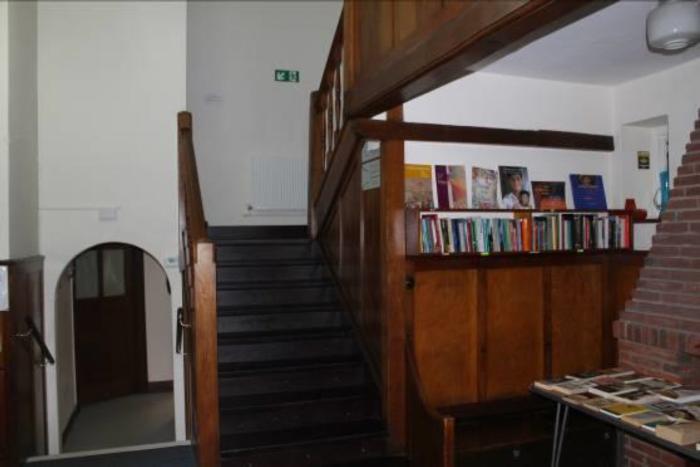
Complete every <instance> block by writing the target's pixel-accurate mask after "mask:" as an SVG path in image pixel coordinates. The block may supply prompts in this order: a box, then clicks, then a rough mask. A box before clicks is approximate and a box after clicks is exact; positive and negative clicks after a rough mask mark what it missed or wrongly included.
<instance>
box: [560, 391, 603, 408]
mask: <svg viewBox="0 0 700 467" xmlns="http://www.w3.org/2000/svg"><path fill="white" fill-rule="evenodd" d="M563 399H564V400H565V401H566V402H569V403H571V404H576V405H586V404H587V403H588V402H591V401H593V400H595V399H602V397H598V396H596V395H593V394H591V393H590V392H584V393H582V394H572V395H570V396H564V397H563ZM607 402H608V403H610V401H607Z"/></svg>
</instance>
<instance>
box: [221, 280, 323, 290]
mask: <svg viewBox="0 0 700 467" xmlns="http://www.w3.org/2000/svg"><path fill="white" fill-rule="evenodd" d="M333 285H334V283H333V281H332V280H331V279H330V278H326V279H292V280H274V281H265V280H256V281H240V280H239V281H223V280H222V281H219V282H218V283H217V285H216V290H260V289H263V290H265V289H291V288H295V289H311V288H322V287H333Z"/></svg>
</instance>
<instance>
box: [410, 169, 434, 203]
mask: <svg viewBox="0 0 700 467" xmlns="http://www.w3.org/2000/svg"><path fill="white" fill-rule="evenodd" d="M404 176H405V182H406V188H405V190H406V192H405V203H406V207H407V208H417V209H432V208H433V207H435V203H434V201H433V167H432V166H431V165H420V164H406V165H405V166H404Z"/></svg>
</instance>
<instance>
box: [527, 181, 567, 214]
mask: <svg viewBox="0 0 700 467" xmlns="http://www.w3.org/2000/svg"><path fill="white" fill-rule="evenodd" d="M565 188H566V185H565V184H564V182H532V196H533V197H534V198H535V207H536V208H537V209H566V190H565Z"/></svg>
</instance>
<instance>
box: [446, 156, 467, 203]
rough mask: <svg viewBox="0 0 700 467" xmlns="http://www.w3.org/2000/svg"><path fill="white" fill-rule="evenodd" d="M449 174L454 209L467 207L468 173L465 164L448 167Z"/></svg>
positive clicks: (450, 195)
mask: <svg viewBox="0 0 700 467" xmlns="http://www.w3.org/2000/svg"><path fill="white" fill-rule="evenodd" d="M447 172H448V175H449V193H448V195H449V200H450V208H452V209H467V207H468V206H467V175H466V173H465V170H464V166H463V165H450V166H448V167H447Z"/></svg>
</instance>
